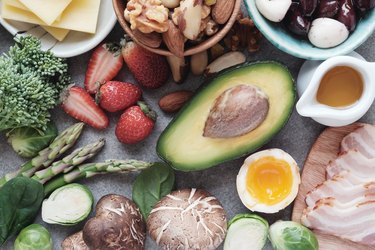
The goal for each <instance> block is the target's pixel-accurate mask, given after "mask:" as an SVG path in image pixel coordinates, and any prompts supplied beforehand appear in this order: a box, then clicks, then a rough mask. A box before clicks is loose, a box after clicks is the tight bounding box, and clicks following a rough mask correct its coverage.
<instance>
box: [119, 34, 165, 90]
mask: <svg viewBox="0 0 375 250" xmlns="http://www.w3.org/2000/svg"><path fill="white" fill-rule="evenodd" d="M122 56H123V57H124V60H125V63H126V64H127V65H128V68H129V70H130V71H131V72H132V74H133V76H134V78H135V79H136V80H137V82H138V83H139V84H140V85H142V86H144V87H146V88H150V89H156V88H159V87H160V86H162V85H163V84H165V83H166V81H167V80H168V77H169V75H170V72H169V66H168V63H167V60H166V58H165V57H164V56H161V55H157V54H155V53H152V52H150V51H148V50H146V49H144V48H142V47H141V46H139V45H137V44H136V43H134V42H132V41H127V42H125V44H124V45H123V48H122Z"/></svg>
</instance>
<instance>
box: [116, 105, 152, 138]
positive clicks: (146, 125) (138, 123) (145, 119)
mask: <svg viewBox="0 0 375 250" xmlns="http://www.w3.org/2000/svg"><path fill="white" fill-rule="evenodd" d="M138 105H139V106H132V107H130V108H128V109H127V110H125V112H124V113H123V114H122V115H121V117H120V120H119V122H118V123H117V126H116V136H117V139H118V140H119V141H120V142H122V143H125V144H135V143H138V142H140V141H142V140H144V139H146V137H148V136H149V135H150V134H151V132H152V129H153V128H154V125H155V119H156V114H155V113H154V112H153V111H151V110H149V108H148V107H147V105H146V104H145V103H142V102H138Z"/></svg>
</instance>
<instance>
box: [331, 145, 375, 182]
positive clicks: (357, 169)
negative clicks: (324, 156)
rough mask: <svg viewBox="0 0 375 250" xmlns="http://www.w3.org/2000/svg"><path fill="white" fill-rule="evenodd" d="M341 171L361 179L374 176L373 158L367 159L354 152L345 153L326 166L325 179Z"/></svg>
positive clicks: (374, 162) (374, 161)
mask: <svg viewBox="0 0 375 250" xmlns="http://www.w3.org/2000/svg"><path fill="white" fill-rule="evenodd" d="M343 170H349V171H350V172H351V173H352V174H354V175H357V176H359V177H363V178H367V177H368V176H375V158H372V159H369V158H367V157H366V156H365V155H363V154H362V153H360V152H359V151H356V150H350V151H347V152H345V153H343V154H341V155H340V156H338V157H337V158H336V159H335V160H333V161H331V162H330V163H329V164H328V166H327V169H326V172H327V179H331V178H332V177H333V176H335V175H337V174H339V173H340V172H341V171H343Z"/></svg>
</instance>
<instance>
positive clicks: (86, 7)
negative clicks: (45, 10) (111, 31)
mask: <svg viewBox="0 0 375 250" xmlns="http://www.w3.org/2000/svg"><path fill="white" fill-rule="evenodd" d="M2 1H3V6H2V12H1V16H2V17H3V18H5V19H10V20H15V21H21V22H26V23H34V24H39V25H46V23H44V22H43V21H42V20H41V19H40V18H38V17H37V16H36V15H34V14H33V13H31V12H29V11H26V10H22V9H19V8H15V7H13V6H9V5H7V4H6V3H5V2H4V1H5V0H2ZM99 7H100V0H73V2H72V3H71V4H70V5H69V6H68V7H67V8H66V10H65V11H64V13H63V14H62V16H61V20H60V21H58V22H54V23H53V24H52V25H50V26H51V27H55V28H62V29H67V30H75V31H81V32H87V33H95V32H96V25H97V21H98V15H99Z"/></svg>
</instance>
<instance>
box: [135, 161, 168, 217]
mask: <svg viewBox="0 0 375 250" xmlns="http://www.w3.org/2000/svg"><path fill="white" fill-rule="evenodd" d="M174 181H175V176H174V171H173V169H172V168H170V167H169V166H168V165H166V164H163V163H155V164H154V165H153V166H152V167H151V168H149V169H146V170H143V171H142V172H141V173H140V174H139V175H138V177H137V179H136V180H135V182H134V184H133V194H132V196H133V201H134V202H135V203H136V204H137V206H138V207H139V210H140V211H141V213H142V215H143V218H144V219H145V220H146V219H147V217H148V215H149V214H150V212H151V210H152V208H153V206H154V205H155V204H156V203H157V202H158V201H159V200H160V199H161V198H162V197H163V196H165V195H167V194H169V193H170V192H171V191H172V189H173V187H174Z"/></svg>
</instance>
